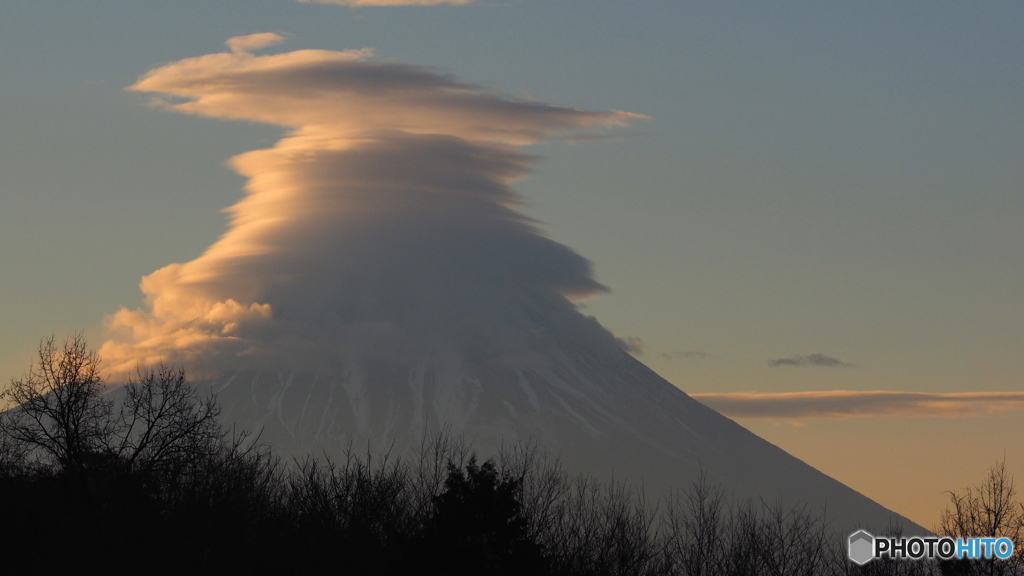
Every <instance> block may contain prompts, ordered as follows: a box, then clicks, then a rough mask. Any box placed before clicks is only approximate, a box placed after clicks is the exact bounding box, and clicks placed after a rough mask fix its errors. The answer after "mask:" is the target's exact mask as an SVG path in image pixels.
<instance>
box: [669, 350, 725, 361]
mask: <svg viewBox="0 0 1024 576" xmlns="http://www.w3.org/2000/svg"><path fill="white" fill-rule="evenodd" d="M661 357H662V358H664V359H666V360H694V359H696V360H707V359H708V358H718V356H715V355H714V354H709V353H707V352H702V351H700V350H676V351H675V352H662V353H661Z"/></svg>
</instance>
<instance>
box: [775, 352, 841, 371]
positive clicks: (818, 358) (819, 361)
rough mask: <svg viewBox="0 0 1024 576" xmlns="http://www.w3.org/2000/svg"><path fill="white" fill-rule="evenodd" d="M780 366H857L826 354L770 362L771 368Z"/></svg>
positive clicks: (778, 359) (792, 357) (777, 359)
mask: <svg viewBox="0 0 1024 576" xmlns="http://www.w3.org/2000/svg"><path fill="white" fill-rule="evenodd" d="M779 366H794V367H802V366H817V367H823V368H856V367H857V365H856V364H851V363H849V362H844V361H842V360H840V359H838V358H833V357H832V356H826V355H824V354H808V355H807V356H791V357H789V358H776V359H775V360H769V361H768V367H769V368H777V367H779Z"/></svg>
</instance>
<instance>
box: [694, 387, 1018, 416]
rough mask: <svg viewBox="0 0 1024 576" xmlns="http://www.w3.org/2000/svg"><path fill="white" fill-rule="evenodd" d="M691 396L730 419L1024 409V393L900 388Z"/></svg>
mask: <svg viewBox="0 0 1024 576" xmlns="http://www.w3.org/2000/svg"><path fill="white" fill-rule="evenodd" d="M690 397H691V398H693V399H695V400H697V401H699V402H700V403H702V404H704V405H706V406H708V407H710V408H713V409H715V410H717V411H719V412H721V413H722V414H725V415H726V416H729V417H731V418H840V419H843V418H854V417H864V416H937V417H946V418H956V417H970V416H984V415H987V414H992V413H996V412H1004V411H1007V410H1022V409H1024V392H953V393H930V392H898V391H889V390H871V391H854V390H830V391H809V392H729V393H721V394H719V393H709V394H690Z"/></svg>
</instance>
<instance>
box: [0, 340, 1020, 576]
mask: <svg viewBox="0 0 1024 576" xmlns="http://www.w3.org/2000/svg"><path fill="white" fill-rule="evenodd" d="M97 365H98V359H97V358H96V355H95V354H94V353H92V352H91V351H89V350H88V349H87V348H86V346H85V342H84V340H83V339H82V338H81V337H80V336H74V337H71V338H69V339H68V340H66V341H65V342H64V345H63V347H59V346H58V345H57V344H55V342H54V341H53V339H52V338H51V339H49V340H46V341H44V342H43V343H42V344H41V345H40V349H39V357H38V359H37V362H36V363H35V364H34V365H33V367H32V369H30V371H29V373H28V374H27V375H26V376H25V377H23V378H22V379H21V380H15V381H14V382H12V383H11V385H10V387H9V388H8V390H7V391H6V392H5V393H4V399H5V400H6V401H7V402H8V405H9V409H8V410H6V411H5V412H3V413H0V497H2V502H3V508H2V521H0V526H2V528H0V566H2V567H3V568H2V572H3V573H11V574H18V573H29V572H36V573H56V572H58V571H63V570H67V569H81V568H84V567H95V568H98V569H100V570H102V571H103V572H106V573H129V572H131V573H201V574H204V573H229V574H233V573H251V574H264V573H289V574H290V573H338V574H357V575H361V574H372V575H377V574H380V575H389V574H396V575H397V574H402V575H406V574H428V575H430V574H444V575H453V576H457V575H463V574H465V575H469V574H473V575H477V574H487V575H491V574H494V575H538V576H544V575H581V576H582V575H587V576H591V575H592V576H617V575H623V576H624V575H650V576H662V575H664V576H669V575H680V576H698V575H699V576H712V575H766V576H800V575H808V576H810V575H852V574H865V575H876V574H877V575H883V574H885V575H903V574H905V575H916V574H922V575H924V574H940V573H941V574H987V573H1015V572H1013V570H1017V569H1018V568H1019V564H1012V563H1006V562H1002V563H1000V564H998V565H996V564H993V563H991V562H989V563H987V564H981V563H978V564H970V563H960V564H949V565H943V566H940V565H939V564H938V563H935V562H928V561H923V562H922V561H872V562H870V563H868V564H867V565H866V566H864V567H858V566H856V565H855V564H853V563H852V562H850V561H849V560H848V559H847V557H846V537H847V536H848V533H845V532H844V533H835V531H833V530H832V528H831V526H830V525H829V522H828V521H827V520H826V519H825V515H824V513H820V512H818V511H816V510H811V509H808V508H807V507H802V506H792V505H787V504H784V503H782V502H770V503H765V502H758V503H753V502H738V501H736V500H733V499H730V498H727V496H726V495H725V494H724V492H723V491H722V490H721V489H719V488H717V487H715V486H713V485H712V484H710V483H709V482H708V481H707V479H706V477H705V478H701V479H700V480H699V481H697V482H694V483H693V484H692V485H691V486H689V487H688V488H687V489H685V490H681V491H680V492H678V493H677V494H675V495H674V496H673V497H672V498H669V499H666V500H661V501H659V502H658V503H657V504H651V503H649V502H647V501H645V499H644V494H643V492H642V491H641V490H639V489H637V488H635V487H631V486H628V485H624V484H620V483H614V482H611V483H609V482H599V481H597V480H594V479H592V478H586V477H583V476H574V475H571V474H568V473H566V472H565V471H564V470H563V469H562V468H561V467H560V465H559V463H558V461H557V460H556V459H553V458H551V457H549V456H547V455H546V454H545V453H544V452H543V451H542V450H540V449H538V447H537V446H533V445H528V444H517V445H514V446H512V447H510V448H508V449H507V450H502V451H500V452H499V453H498V454H495V455H493V458H492V459H487V460H485V461H483V462H480V461H479V459H478V458H477V457H476V456H475V455H474V454H472V453H471V452H470V450H469V449H468V448H467V447H466V445H465V444H464V443H463V442H461V441H460V440H459V439H458V438H456V437H454V436H453V435H451V434H448V433H441V434H438V435H436V436H434V437H431V438H430V439H428V440H426V441H424V443H423V444H422V445H421V446H420V447H419V450H418V451H417V452H416V454H415V455H414V456H412V457H407V458H405V459H397V458H392V457H391V456H389V455H387V454H384V455H372V454H362V453H357V452H354V451H351V450H350V451H349V452H347V453H346V454H345V455H344V456H343V457H342V458H341V459H339V460H332V459H328V458H316V457H313V456H310V457H307V458H306V459H305V460H302V461H297V462H293V463H289V464H287V465H286V464H283V463H282V462H281V461H280V460H279V459H278V458H277V457H275V456H274V454H273V452H272V450H271V449H270V448H268V447H266V446H262V445H260V444H259V443H258V441H257V439H256V438H254V437H252V436H250V435H248V434H247V433H236V432H234V431H228V430H225V429H224V428H222V427H221V425H220V424H219V423H218V421H217V417H218V414H219V411H218V408H217V404H216V401H215V399H214V398H213V397H211V396H206V397H203V396H200V395H199V394H198V393H197V392H196V391H195V389H194V388H193V387H191V386H190V385H189V384H188V382H187V381H186V379H185V375H184V373H183V372H182V371H181V370H175V369H167V368H163V367H160V368H157V369H154V370H151V371H140V373H139V375H138V377H137V378H135V379H133V380H132V381H131V382H130V383H129V384H128V385H127V386H126V387H125V388H124V390H123V392H122V393H121V394H119V395H118V394H113V395H108V396H105V395H104V394H103V385H102V382H101V380H100V377H99V372H98V368H97ZM1004 489H1005V486H1004ZM1009 489H1010V492H1011V494H1009V496H1010V498H1011V500H1012V496H1013V494H1012V479H1011V482H1010V485H1009ZM986 494H988V493H986ZM973 495H974V493H973V492H972V493H968V494H966V495H959V500H955V501H959V502H960V503H961V510H963V511H964V514H966V513H967V512H969V511H970V510H969V508H970V503H971V498H972V497H973ZM978 501H979V502H981V500H978ZM986 502H987V500H986ZM1013 502H1015V501H1013ZM1013 506H1019V504H1011V505H1010V508H1011V510H1012V509H1013ZM950 514H953V513H950ZM960 518H967V516H964V515H963V514H961V516H960ZM1014 518H1015V520H1014V521H1017V520H1016V518H1017V517H1016V516H1014ZM956 519H957V517H956V516H955V515H951V516H949V521H950V522H954V521H955V520H956ZM960 526H961V528H963V530H962V531H963V532H964V534H965V535H967V534H966V533H967V531H969V529H973V528H971V527H970V526H967V524H966V523H965V522H961V524H960ZM896 530H898V528H892V529H890V530H889V531H888V533H893V532H894V531H896ZM992 569H999V570H1006V571H1004V572H990V571H991V570H992ZM1016 573H1019V572H1016Z"/></svg>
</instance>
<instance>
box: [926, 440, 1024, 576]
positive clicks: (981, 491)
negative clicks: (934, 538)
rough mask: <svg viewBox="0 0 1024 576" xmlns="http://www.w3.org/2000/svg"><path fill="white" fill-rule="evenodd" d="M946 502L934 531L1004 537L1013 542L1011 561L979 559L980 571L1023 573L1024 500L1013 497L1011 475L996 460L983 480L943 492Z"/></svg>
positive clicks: (1015, 490)
mask: <svg viewBox="0 0 1024 576" xmlns="http://www.w3.org/2000/svg"><path fill="white" fill-rule="evenodd" d="M946 494H947V495H948V496H949V503H948V504H947V506H946V509H945V510H943V512H942V516H941V517H940V518H939V527H938V532H939V533H940V534H942V535H944V536H950V537H953V538H978V537H1007V538H1009V539H1011V540H1012V541H1013V544H1014V556H1013V558H1012V559H1011V561H1009V562H1006V561H995V560H993V561H987V560H986V561H980V562H978V563H976V565H975V566H974V568H975V573H980V574H1016V573H1024V503H1022V502H1021V501H1020V500H1018V499H1017V489H1016V487H1015V486H1014V483H1013V474H1011V473H1010V472H1009V471H1008V470H1007V469H1006V462H1005V461H1004V460H1000V461H998V462H996V463H995V464H993V465H992V467H991V468H989V471H988V476H987V477H986V478H985V481H984V482H983V483H982V484H980V485H978V486H975V487H969V488H967V489H965V490H964V491H962V492H957V491H954V490H951V491H949V492H947V493H946Z"/></svg>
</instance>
